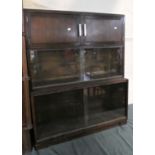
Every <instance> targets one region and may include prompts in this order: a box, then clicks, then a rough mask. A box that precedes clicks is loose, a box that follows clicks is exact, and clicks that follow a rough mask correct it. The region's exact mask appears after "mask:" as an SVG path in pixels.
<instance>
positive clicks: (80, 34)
mask: <svg viewBox="0 0 155 155" xmlns="http://www.w3.org/2000/svg"><path fill="white" fill-rule="evenodd" d="M81 36H82V25H81V24H79V37H81Z"/></svg>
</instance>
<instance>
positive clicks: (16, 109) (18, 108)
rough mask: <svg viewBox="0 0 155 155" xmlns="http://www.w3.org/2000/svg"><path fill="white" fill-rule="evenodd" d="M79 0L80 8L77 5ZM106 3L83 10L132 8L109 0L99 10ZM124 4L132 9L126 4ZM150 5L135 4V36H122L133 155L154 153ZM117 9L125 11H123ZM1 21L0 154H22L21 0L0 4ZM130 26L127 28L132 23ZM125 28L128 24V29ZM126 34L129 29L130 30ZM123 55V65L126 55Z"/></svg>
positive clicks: (154, 33) (154, 34) (154, 32)
mask: <svg viewBox="0 0 155 155" xmlns="http://www.w3.org/2000/svg"><path fill="white" fill-rule="evenodd" d="M37 1H38V2H40V1H39V0H37ZM68 1H69V0H68ZM27 2H28V1H27ZM29 2H30V1H29ZM46 2H48V3H49V2H51V3H52V2H53V3H52V4H53V5H50V7H53V8H54V7H56V6H57V5H56V2H58V0H57V1H56V0H55V1H53V0H46ZM54 2H55V3H54ZM64 2H65V3H64ZM76 2H78V4H79V5H77V6H75V8H77V9H78V8H80V9H81V10H83V8H84V6H83V5H84V4H85V3H86V1H84V0H83V1H82V0H81V1H80V0H79V1H78V0H77V1H76ZM79 2H80V3H81V4H83V5H80V3H79ZM88 2H89V3H88ZM105 2H106V1H105V0H103V1H101V0H100V1H99V0H94V1H87V7H88V8H90V7H92V6H93V4H95V3H99V4H98V5H97V6H98V7H97V8H96V9H95V10H94V11H95V12H100V11H101V9H102V8H105V9H106V8H111V9H114V8H115V9H116V10H119V9H118V8H119V6H120V3H119V2H122V6H124V4H125V3H127V4H130V0H128V1H127V0H124V1H123V0H122V1H120V0H108V1H107V4H106V5H104V6H103V4H104V3H105ZM27 4H28V3H27ZM118 4H119V6H118ZM24 5H25V4H24ZM66 5H68V3H67V0H64V1H61V8H62V9H63V7H64V6H65V7H66ZM127 6H128V7H129V8H130V5H127ZM154 6H155V5H154V1H153V0H147V1H145V0H144V1H140V0H134V3H133V11H131V13H132V12H133V22H131V23H133V24H131V25H133V33H131V34H133V35H131V36H130V35H127V34H126V37H127V39H126V40H129V42H130V40H131V42H133V52H132V53H133V57H132V55H131V58H132V59H131V62H130V63H132V61H133V63H132V64H133V74H132V71H131V75H132V76H133V89H132V91H133V97H132V98H133V99H132V100H133V103H134V116H133V119H134V125H133V126H134V130H133V131H134V155H155V149H154V146H155V90H154V88H155V82H154V81H155V69H154V67H155V48H154V45H155V39H154V38H155V18H154V15H155V8H154ZM41 7H42V6H41ZM66 8H67V7H66ZM120 9H121V10H124V9H123V7H121V8H120ZM89 11H93V10H91V9H90V10H89ZM105 11H106V10H105ZM127 18H128V19H126V20H128V21H129V18H131V17H127ZM0 19H1V23H0V152H1V154H2V155H10V154H13V155H21V154H22V139H21V137H22V61H21V59H22V55H21V54H22V52H21V51H22V1H21V0H14V1H8V0H5V1H1V5H0ZM130 21H131V20H130ZM128 24H129V25H130V23H128ZM128 24H127V26H129V25H128ZM129 27H130V26H129ZM129 29H130V28H129ZM128 32H130V31H129V30H128ZM131 32H132V29H131ZM129 46H130V45H129ZM130 47H131V46H130ZM129 51H130V50H129ZM126 57H127V58H126V63H127V59H128V56H126ZM128 61H130V60H128ZM127 66H130V65H127ZM129 72H130V71H129ZM129 78H130V76H129Z"/></svg>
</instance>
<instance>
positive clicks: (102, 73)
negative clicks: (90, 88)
mask: <svg viewBox="0 0 155 155" xmlns="http://www.w3.org/2000/svg"><path fill="white" fill-rule="evenodd" d="M120 74H121V59H120V49H117V48H111V49H106V48H105V49H103V48H98V49H87V50H86V54H85V76H87V79H95V78H103V77H107V76H114V75H120Z"/></svg>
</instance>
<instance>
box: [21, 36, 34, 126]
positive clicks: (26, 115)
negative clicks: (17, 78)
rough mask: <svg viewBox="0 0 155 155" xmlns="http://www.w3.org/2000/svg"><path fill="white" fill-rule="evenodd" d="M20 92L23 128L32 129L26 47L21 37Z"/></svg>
mask: <svg viewBox="0 0 155 155" xmlns="http://www.w3.org/2000/svg"><path fill="white" fill-rule="evenodd" d="M22 39H23V40H22V44H23V45H22V76H23V77H22V79H23V82H22V90H23V94H22V97H23V105H22V106H23V126H24V127H26V128H32V123H31V110H30V96H29V76H28V69H27V59H26V47H25V38H24V36H23V37H22Z"/></svg>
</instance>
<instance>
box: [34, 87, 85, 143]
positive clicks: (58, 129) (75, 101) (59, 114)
mask: <svg viewBox="0 0 155 155" xmlns="http://www.w3.org/2000/svg"><path fill="white" fill-rule="evenodd" d="M33 112H34V113H33V119H34V128H35V136H36V139H37V140H41V139H43V138H46V137H49V136H54V137H55V136H58V135H62V134H64V133H66V132H69V131H72V130H75V129H79V128H81V127H83V126H84V106H83V90H82V89H81V90H71V91H66V92H59V93H53V94H49V95H42V96H34V97H33Z"/></svg>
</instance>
